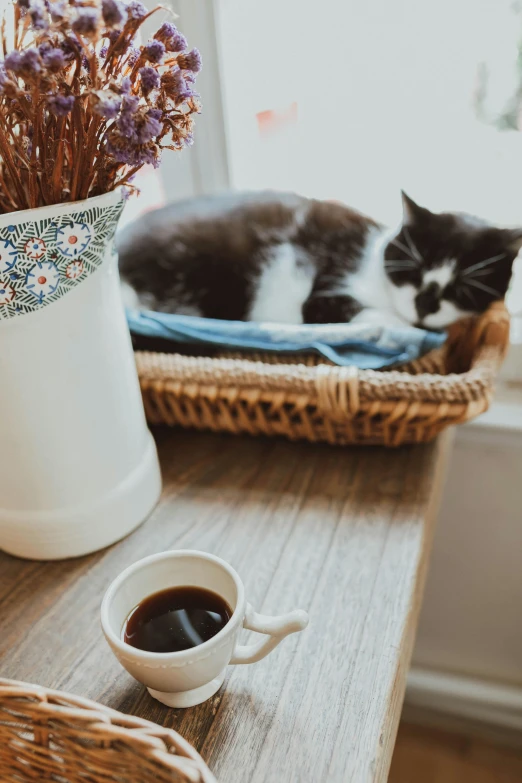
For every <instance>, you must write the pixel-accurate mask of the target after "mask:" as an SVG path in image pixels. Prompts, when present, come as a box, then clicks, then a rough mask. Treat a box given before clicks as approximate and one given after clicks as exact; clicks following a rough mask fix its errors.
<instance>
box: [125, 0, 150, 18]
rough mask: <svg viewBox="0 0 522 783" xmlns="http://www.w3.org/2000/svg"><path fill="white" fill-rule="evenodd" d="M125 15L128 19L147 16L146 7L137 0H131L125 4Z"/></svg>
mask: <svg viewBox="0 0 522 783" xmlns="http://www.w3.org/2000/svg"><path fill="white" fill-rule="evenodd" d="M127 16H128V18H129V19H143V17H144V16H147V9H146V8H145V6H144V5H143V3H140V1H139V0H131V2H130V3H129V5H128V6H127Z"/></svg>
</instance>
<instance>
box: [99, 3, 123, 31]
mask: <svg viewBox="0 0 522 783" xmlns="http://www.w3.org/2000/svg"><path fill="white" fill-rule="evenodd" d="M102 16H103V21H104V22H105V24H106V25H107V27H115V26H116V25H117V24H122V23H123V20H124V7H123V5H122V4H121V3H120V2H118V0H102Z"/></svg>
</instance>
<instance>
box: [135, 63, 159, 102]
mask: <svg viewBox="0 0 522 783" xmlns="http://www.w3.org/2000/svg"><path fill="white" fill-rule="evenodd" d="M140 76H141V89H142V92H143V94H144V95H145V96H147V95H148V94H149V93H150V92H152V90H157V89H158V87H159V85H160V77H159V73H158V72H157V71H156V70H155V69H154V68H151V67H150V66H149V65H147V66H145V68H140Z"/></svg>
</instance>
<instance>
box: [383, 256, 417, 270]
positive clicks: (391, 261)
mask: <svg viewBox="0 0 522 783" xmlns="http://www.w3.org/2000/svg"><path fill="white" fill-rule="evenodd" d="M384 263H385V265H386V266H405V267H406V266H407V267H408V268H409V269H416V268H417V264H416V263H415V261H412V260H411V259H410V258H385V259H384Z"/></svg>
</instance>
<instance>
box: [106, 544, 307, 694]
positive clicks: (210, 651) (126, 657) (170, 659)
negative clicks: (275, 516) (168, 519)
mask: <svg viewBox="0 0 522 783" xmlns="http://www.w3.org/2000/svg"><path fill="white" fill-rule="evenodd" d="M178 586H191V587H203V588H206V589H207V590H212V591H213V592H215V593H217V594H218V595H220V596H221V597H222V598H223V599H224V600H225V601H226V602H227V604H228V605H229V606H230V608H231V609H232V610H233V614H232V617H231V618H230V620H229V621H228V623H227V624H226V625H225V626H224V627H223V628H222V629H221V630H220V631H219V632H218V633H217V634H216V635H215V636H214V637H212V639H209V640H208V641H206V642H203V644H200V645H198V646H197V647H192V648H190V649H188V650H182V651H181V652H172V653H154V652H147V651H145V650H139V649H137V648H136V647H132V646H131V645H130V644H127V643H126V642H124V641H123V635H124V628H125V623H126V620H127V618H128V616H129V614H130V612H131V611H132V610H133V609H134V608H135V607H136V606H137V605H138V604H139V603H140V602H141V601H143V599H144V598H147V597H148V596H150V595H151V594H153V593H156V592H158V591H159V590H165V589H167V588H169V587H178ZM101 622H102V628H103V633H104V634H105V638H106V639H107V641H108V643H109V645H110V646H111V649H112V651H113V652H114V654H115V656H116V657H117V659H118V660H119V662H120V663H121V665H122V666H123V667H124V668H125V669H127V671H128V672H129V674H131V675H132V676H133V677H135V679H136V680H138V681H139V682H141V683H143V684H144V685H146V686H147V688H148V691H149V693H150V694H151V696H153V697H154V698H155V699H158V701H160V702H162V703H163V704H166V705H167V706H168V707H192V706H194V705H195V704H200V703H201V702H203V701H205V700H206V699H209V698H210V697H211V696H213V695H214V693H216V691H217V690H219V688H220V687H221V685H222V683H223V680H224V679H225V673H226V667H227V666H228V664H229V663H230V664H235V663H255V662H256V661H260V660H261V658H264V657H265V655H268V653H269V652H272V650H273V649H274V648H275V647H277V645H278V644H279V642H281V641H282V639H284V637H285V636H288V634H291V633H295V632H296V631H302V630H303V629H304V628H306V626H307V625H308V615H307V613H306V612H304V611H302V610H297V611H294V612H290V613H289V614H285V615H280V616H277V617H268V616H266V615H262V614H257V612H254V611H253V609H252V607H251V606H250V604H248V603H247V601H246V598H245V588H244V586H243V583H242V581H241V579H240V578H239V576H238V575H237V573H236V572H235V571H234V569H233V568H232V567H231V566H230V565H229V564H228V563H226V562H225V561H224V560H221V558H219V557H216V556H215V555H210V554H207V553H206V552H196V551H193V550H189V549H181V550H177V551H176V550H173V551H169V552H161V553H160V554H157V555H151V556H150V557H145V558H144V559H143V560H139V561H138V562H137V563H134V565H131V566H130V567H129V568H127V569H126V570H125V571H123V572H122V573H121V574H120V575H119V576H118V577H116V579H115V580H114V582H112V584H111V585H110V587H109V589H108V590H107V592H106V593H105V596H104V599H103V602H102V606H101ZM242 628H248V629H249V630H251V631H257V632H258V633H262V634H266V635H267V637H268V638H265V639H263V640H261V641H259V642H257V643H255V644H249V645H241V644H238V639H239V635H240V632H241V629H242Z"/></svg>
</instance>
